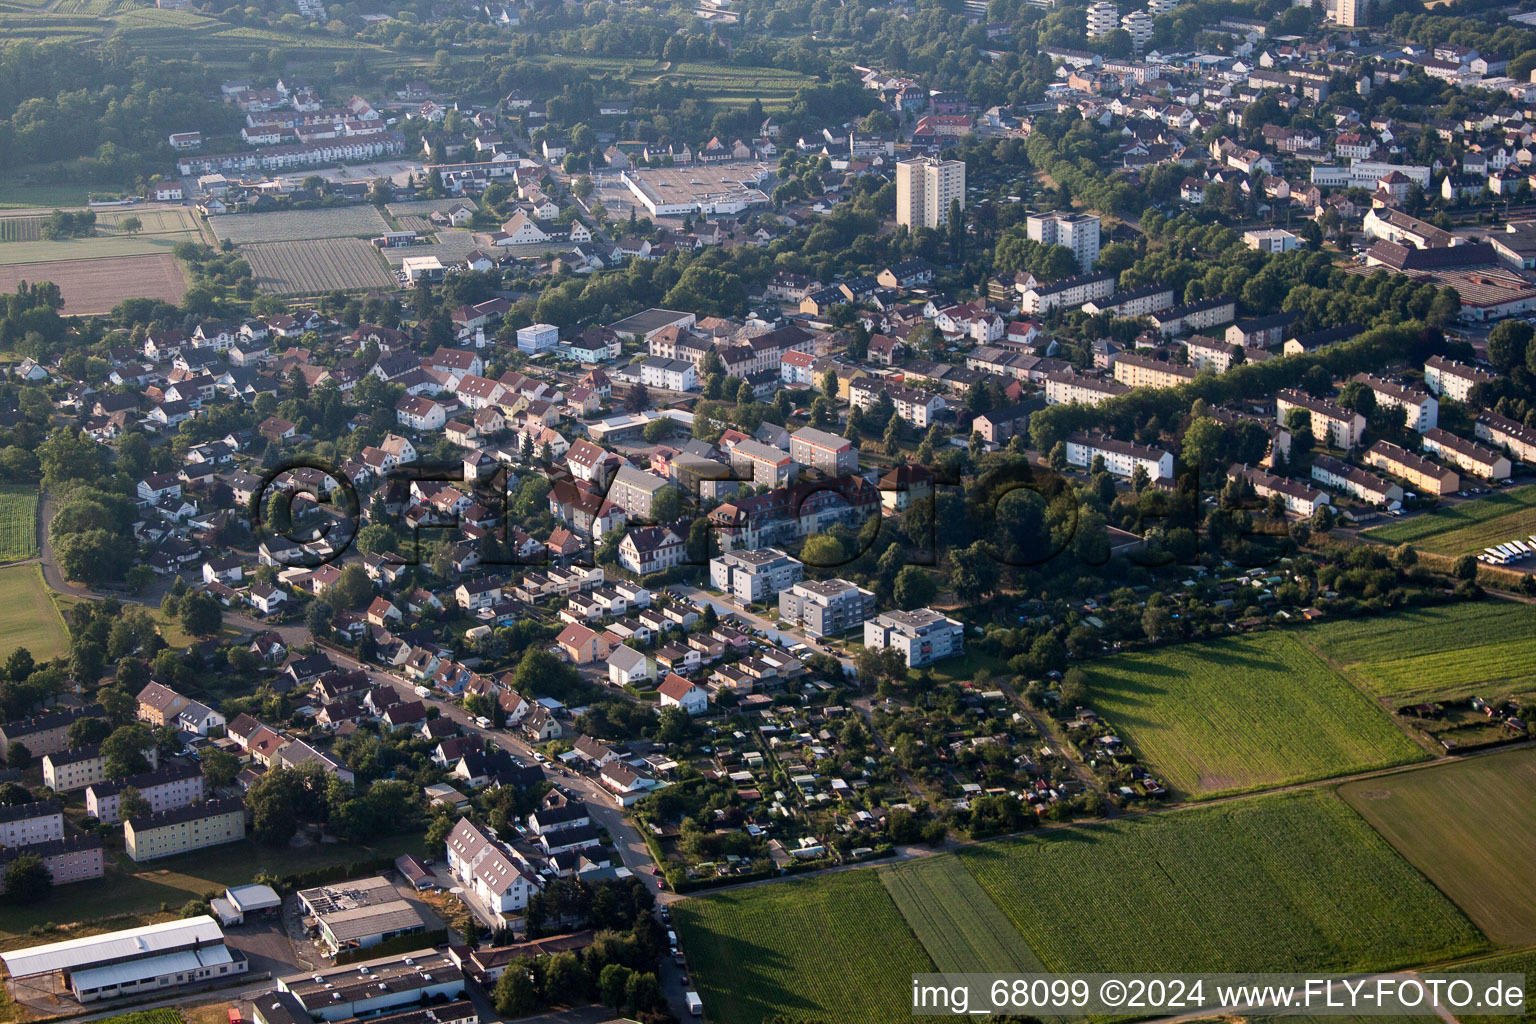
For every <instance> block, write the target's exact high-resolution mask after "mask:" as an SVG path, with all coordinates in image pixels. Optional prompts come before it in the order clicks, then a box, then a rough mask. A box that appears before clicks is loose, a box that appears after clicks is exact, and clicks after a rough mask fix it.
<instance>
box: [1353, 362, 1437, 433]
mask: <svg viewBox="0 0 1536 1024" xmlns="http://www.w3.org/2000/svg"><path fill="white" fill-rule="evenodd" d="M1354 379H1355V380H1357V381H1359V382H1360V383H1362V384H1364V385H1365V386H1366V387H1368V388H1370V389H1371V391H1372V393H1374V394H1375V395H1376V404H1377V405H1378V406H1387V407H1389V408H1394V409H1402V410H1403V415H1404V417H1405V421H1406V423H1407V426H1408V429H1409V430H1417V431H1418V432H1419V433H1421V434H1422V433H1424V431H1426V430H1433V429H1434V428H1435V427H1437V426H1439V425H1440V403H1439V402H1437V401H1435V397H1434V396H1433V395H1431V394H1430V393H1429V392H1427V391H1424V390H1422V389H1420V388H1416V387H1412V386H1410V385H1406V384H1398V383H1396V382H1394V381H1390V380H1385V379H1383V378H1381V377H1373V376H1371V375H1370V374H1368V373H1357V374H1355V377H1354Z"/></svg>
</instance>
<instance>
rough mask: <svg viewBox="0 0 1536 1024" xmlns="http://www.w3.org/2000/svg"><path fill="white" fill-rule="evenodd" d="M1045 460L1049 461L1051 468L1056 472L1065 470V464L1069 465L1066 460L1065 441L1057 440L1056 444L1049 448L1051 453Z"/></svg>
mask: <svg viewBox="0 0 1536 1024" xmlns="http://www.w3.org/2000/svg"><path fill="white" fill-rule="evenodd" d="M1047 461H1049V462H1050V464H1051V468H1052V469H1054V470H1055V471H1056V472H1058V473H1062V472H1065V471H1066V468H1067V466H1068V465H1069V463H1068V462H1067V443H1066V442H1065V441H1057V442H1056V444H1055V445H1054V446H1053V447H1052V448H1051V453H1050V455H1049V456H1047Z"/></svg>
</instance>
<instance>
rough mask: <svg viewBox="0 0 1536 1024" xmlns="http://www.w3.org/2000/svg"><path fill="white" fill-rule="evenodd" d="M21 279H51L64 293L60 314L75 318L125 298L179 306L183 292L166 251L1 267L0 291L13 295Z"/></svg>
mask: <svg viewBox="0 0 1536 1024" xmlns="http://www.w3.org/2000/svg"><path fill="white" fill-rule="evenodd" d="M3 248H4V246H0V249H3ZM22 281H28V282H34V283H35V282H37V281H52V282H53V283H54V284H56V285H58V286H59V291H60V292H62V293H63V295H64V312H65V313H68V314H75V315H87V314H91V313H106V312H109V311H111V309H112V307H113V306H115V305H117V304H118V303H119V302H122V301H123V300H124V299H136V298H152V299H164V300H165V301H166V302H173V303H179V302H180V301H181V297H182V296H183V295H185V294H186V291H187V281H186V278H185V277H183V276H182V273H181V267H180V266H179V265H178V264H177V262H176V258H175V257H174V256H171V255H170V254H169V253H161V254H158V255H154V256H115V257H112V258H110V259H99V260H64V261H60V262H56V263H27V264H15V265H11V266H0V291H8V292H9V291H15V290H16V285H17V284H19V283H20V282H22Z"/></svg>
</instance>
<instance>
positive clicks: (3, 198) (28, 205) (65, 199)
mask: <svg viewBox="0 0 1536 1024" xmlns="http://www.w3.org/2000/svg"><path fill="white" fill-rule="evenodd" d="M4 27H5V22H4V20H3V19H0V29H3V28H4ZM84 204H85V186H83V185H28V184H22V183H20V182H0V209H47V210H53V209H64V208H66V207H70V206H83V205H84Z"/></svg>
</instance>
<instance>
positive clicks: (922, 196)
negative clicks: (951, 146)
mask: <svg viewBox="0 0 1536 1024" xmlns="http://www.w3.org/2000/svg"><path fill="white" fill-rule="evenodd" d="M956 201H958V202H959V203H960V207H961V209H964V208H965V162H964V161H961V160H935V159H931V158H928V157H923V158H919V159H916V160H902V161H900V162H899V163H897V164H896V223H897V224H903V225H905V226H906V227H908V228H941V227H944V226H945V225H946V224H948V223H949V207H950V204H951V203H953V202H956Z"/></svg>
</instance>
